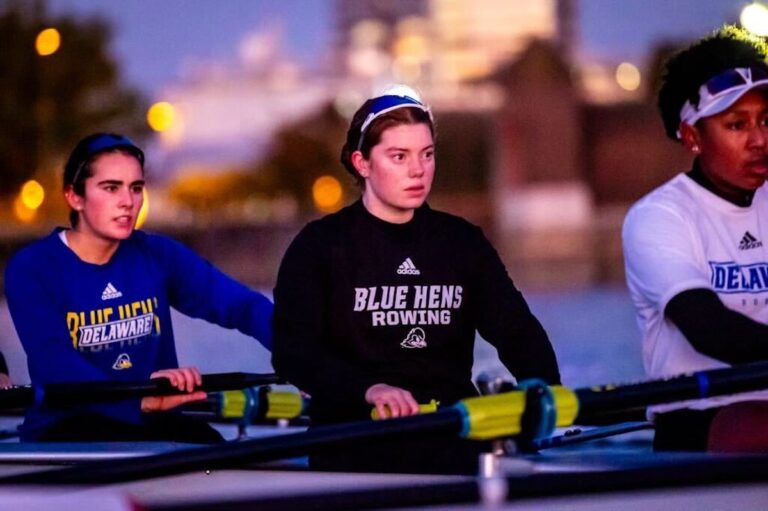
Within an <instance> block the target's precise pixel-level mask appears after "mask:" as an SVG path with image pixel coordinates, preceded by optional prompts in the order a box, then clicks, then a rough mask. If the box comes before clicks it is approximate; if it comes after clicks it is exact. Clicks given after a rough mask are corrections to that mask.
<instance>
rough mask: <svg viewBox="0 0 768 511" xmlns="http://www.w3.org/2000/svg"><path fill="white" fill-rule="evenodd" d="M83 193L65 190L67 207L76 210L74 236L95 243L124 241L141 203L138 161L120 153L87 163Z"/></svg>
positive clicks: (142, 188) (134, 221)
mask: <svg viewBox="0 0 768 511" xmlns="http://www.w3.org/2000/svg"><path fill="white" fill-rule="evenodd" d="M91 171H92V174H93V175H92V176H90V177H88V178H86V180H85V194H84V195H83V196H80V195H77V194H76V193H75V192H74V190H73V189H72V187H71V186H70V187H68V189H67V190H66V191H65V197H66V199H67V202H68V203H69V206H70V207H71V208H72V209H74V210H76V211H78V212H79V214H80V220H79V222H78V223H77V227H76V230H77V231H78V233H81V234H85V235H87V236H88V237H90V238H93V239H95V240H103V241H114V242H119V241H120V240H124V239H126V238H127V237H128V236H130V235H131V233H132V232H133V228H134V225H135V224H136V218H137V217H138V215H139V210H140V209H141V205H142V203H143V200H144V198H143V191H144V173H143V171H142V168H141V164H139V161H138V160H137V159H136V158H135V157H133V156H131V155H128V154H125V153H122V152H112V153H104V154H101V155H99V156H97V157H96V159H95V160H94V161H93V163H92V164H91Z"/></svg>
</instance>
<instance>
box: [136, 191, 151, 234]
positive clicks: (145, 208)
mask: <svg viewBox="0 0 768 511" xmlns="http://www.w3.org/2000/svg"><path fill="white" fill-rule="evenodd" d="M141 195H142V197H143V199H144V201H143V202H142V203H141V209H140V210H139V216H138V217H137V218H136V226H135V228H136V229H141V226H142V225H144V222H146V221H147V216H148V215H149V193H148V192H147V189H146V188H144V190H143V191H142V194H141Z"/></svg>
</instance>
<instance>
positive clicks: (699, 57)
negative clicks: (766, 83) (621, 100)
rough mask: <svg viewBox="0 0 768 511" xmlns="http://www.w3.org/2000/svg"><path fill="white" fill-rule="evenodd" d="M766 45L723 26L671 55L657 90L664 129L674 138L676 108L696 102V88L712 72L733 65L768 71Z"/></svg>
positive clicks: (711, 74) (677, 117)
mask: <svg viewBox="0 0 768 511" xmlns="http://www.w3.org/2000/svg"><path fill="white" fill-rule="evenodd" d="M767 57H768V44H766V42H765V41H764V40H763V39H762V38H760V37H757V36H754V35H752V34H750V33H749V32H747V31H746V30H744V29H742V28H739V27H736V26H734V25H724V26H723V27H721V28H719V29H717V30H716V31H715V32H714V33H712V35H710V36H708V37H705V38H703V39H700V40H698V41H696V42H695V43H694V44H693V45H691V46H690V47H688V48H687V49H685V50H682V51H681V52H679V53H677V54H675V55H673V56H672V57H671V58H670V59H669V60H668V61H667V63H666V65H665V70H664V76H663V78H662V82H661V88H660V89H659V103H658V104H659V110H660V112H661V118H662V120H663V121H664V130H665V131H666V134H667V136H668V137H669V138H671V139H672V140H675V141H677V130H678V128H679V127H680V110H681V109H682V108H683V105H684V104H685V102H686V101H690V102H691V103H692V104H694V105H695V104H698V101H699V87H701V85H702V84H704V83H705V82H706V81H707V80H709V79H710V78H712V77H713V76H715V75H718V74H720V73H722V72H723V71H725V70H727V69H733V68H736V67H761V68H763V69H765V70H766V71H768V64H766V58H767Z"/></svg>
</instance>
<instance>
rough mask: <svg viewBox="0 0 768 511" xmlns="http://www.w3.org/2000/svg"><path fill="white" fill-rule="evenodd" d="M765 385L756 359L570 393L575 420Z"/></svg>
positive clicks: (767, 368)
mask: <svg viewBox="0 0 768 511" xmlns="http://www.w3.org/2000/svg"><path fill="white" fill-rule="evenodd" d="M766 388H768V363H765V362H760V363H755V364H745V365H741V366H737V367H728V368H723V369H711V370H708V371H700V372H697V373H693V374H688V375H680V376H675V377H673V378H670V379H667V380H654V381H647V382H642V383H635V384H630V385H618V386H611V385H607V386H602V387H589V388H583V389H576V390H575V391H574V392H575V393H576V396H577V398H578V401H579V414H578V417H577V419H576V422H579V421H580V420H588V419H589V418H590V417H593V416H597V415H600V414H603V413H607V412H617V411H621V410H632V409H636V408H641V407H646V406H651V405H655V404H661V403H672V402H675V401H685V400H689V399H704V398H707V397H711V396H720V395H724V394H738V393H740V392H749V391H755V390H761V389H766Z"/></svg>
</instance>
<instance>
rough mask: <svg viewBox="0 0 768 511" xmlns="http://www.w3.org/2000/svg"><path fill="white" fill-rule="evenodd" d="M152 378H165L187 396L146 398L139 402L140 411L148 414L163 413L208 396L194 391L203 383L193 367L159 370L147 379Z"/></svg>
mask: <svg viewBox="0 0 768 511" xmlns="http://www.w3.org/2000/svg"><path fill="white" fill-rule="evenodd" d="M149 378H150V379H154V378H167V379H168V380H169V381H170V382H171V385H173V386H174V387H176V388H177V389H179V390H181V391H184V392H187V394H179V395H175V396H147V397H145V398H142V400H141V411H142V412H145V413H148V412H164V411H166V410H170V409H172V408H176V407H177V406H181V405H183V404H184V403H189V402H190V401H200V400H202V399H205V398H206V397H207V396H208V394H207V393H205V392H203V391H202V390H198V391H195V387H199V386H200V385H202V383H203V377H202V375H201V374H200V371H198V370H197V368H195V367H180V368H178V369H161V370H160V371H155V372H154V373H152V375H151V376H150V377H149Z"/></svg>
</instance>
